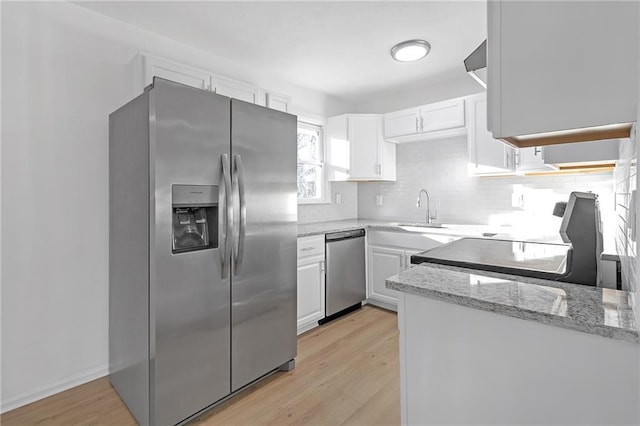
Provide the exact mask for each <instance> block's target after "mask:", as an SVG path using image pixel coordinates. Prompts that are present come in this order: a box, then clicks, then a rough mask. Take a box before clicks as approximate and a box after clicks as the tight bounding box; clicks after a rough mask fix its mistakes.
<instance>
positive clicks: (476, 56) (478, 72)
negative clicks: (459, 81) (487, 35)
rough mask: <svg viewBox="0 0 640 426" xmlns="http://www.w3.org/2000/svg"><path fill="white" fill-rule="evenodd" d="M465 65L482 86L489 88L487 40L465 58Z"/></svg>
mask: <svg viewBox="0 0 640 426" xmlns="http://www.w3.org/2000/svg"><path fill="white" fill-rule="evenodd" d="M464 67H465V69H466V70H467V72H468V73H469V75H470V76H471V77H473V79H474V80H475V81H477V82H478V83H480V85H481V86H482V87H484V88H485V89H486V88H487V40H485V41H483V42H482V44H480V46H478V47H477V48H476V50H474V51H473V52H472V53H471V55H469V56H467V59H465V60H464Z"/></svg>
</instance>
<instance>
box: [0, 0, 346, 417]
mask: <svg viewBox="0 0 640 426" xmlns="http://www.w3.org/2000/svg"><path fill="white" fill-rule="evenodd" d="M1 7H2V88H3V93H2V94H3V97H2V122H3V124H4V126H3V127H2V150H3V151H2V154H3V155H2V167H1V171H2V185H3V186H2V228H3V230H4V235H3V238H2V255H3V257H2V264H3V266H4V268H3V269H2V293H3V294H2V296H3V297H2V411H7V410H9V409H11V408H14V407H17V406H20V405H22V404H24V403H27V402H30V401H32V400H35V399H38V398H40V397H44V396H46V395H49V394H51V393H55V392H58V391H60V390H62V389H64V388H67V387H70V386H73V385H75V384H78V383H81V382H83V381H87V380H90V379H92V378H95V377H99V376H101V375H104V374H106V372H107V370H106V369H107V356H108V351H107V348H108V334H107V327H108V309H107V301H108V298H107V295H108V262H107V261H108V259H107V256H108V208H107V207H108V204H107V203H108V155H107V153H108V114H109V113H110V112H112V111H113V110H115V109H116V108H118V107H119V106H121V105H122V104H123V103H125V102H126V101H128V100H129V97H130V90H131V89H130V88H131V74H130V71H131V70H130V68H129V67H128V66H127V64H128V63H129V62H130V61H131V59H132V58H133V57H134V56H135V55H136V53H137V52H138V50H145V51H149V52H151V53H155V54H158V55H160V56H164V57H168V58H171V59H173V60H175V61H178V62H183V63H186V64H189V65H192V66H196V67H200V68H204V69H209V70H211V71H213V72H215V73H218V74H222V75H226V76H229V77H232V78H236V79H238V80H244V81H246V82H248V83H253V84H256V85H258V86H261V87H264V88H267V89H271V90H275V91H278V92H281V93H285V94H288V95H290V96H292V98H293V108H294V110H295V111H296V112H302V113H304V114H306V115H311V116H313V115H318V116H328V115H336V114H340V113H343V112H346V111H348V110H350V109H351V107H350V106H349V105H345V104H343V103H342V102H341V101H338V100H336V99H332V98H328V97H326V96H324V95H322V94H319V93H315V92H311V91H308V90H305V89H302V88H299V87H293V86H291V85H288V84H287V83H285V82H282V81H279V80H277V79H276V78H274V77H270V76H267V75H264V74H263V73H262V72H261V70H246V69H239V68H238V67H237V66H235V65H234V64H231V63H228V62H226V61H224V60H223V59H220V58H216V57H213V56H211V55H208V54H205V53H203V52H201V51H198V50H196V49H194V48H191V47H189V46H185V45H182V44H180V43H177V42H174V41H172V40H169V39H167V38H163V37H161V36H158V35H155V34H152V33H149V32H145V31H142V30H138V29H136V28H135V27H132V26H129V25H126V24H123V23H120V22H118V21H114V20H112V19H110V18H106V17H104V16H102V15H98V14H95V13H93V12H91V11H88V10H86V9H85V8H82V7H80V6H77V5H74V4H70V3H58V2H50V3H43V2H42V3H41V2H36V3H7V2H3V3H2V6H1Z"/></svg>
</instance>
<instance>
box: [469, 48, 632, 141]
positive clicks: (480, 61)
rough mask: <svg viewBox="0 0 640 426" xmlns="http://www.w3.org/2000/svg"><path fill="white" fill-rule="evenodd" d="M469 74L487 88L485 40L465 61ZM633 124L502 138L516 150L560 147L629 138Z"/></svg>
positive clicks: (616, 124) (615, 124)
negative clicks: (560, 145)
mask: <svg viewBox="0 0 640 426" xmlns="http://www.w3.org/2000/svg"><path fill="white" fill-rule="evenodd" d="M464 67H465V69H466V71H467V73H468V74H469V75H470V76H471V77H473V79H474V80H476V81H477V82H478V83H480V85H482V87H484V88H485V89H486V88H487V80H488V75H487V40H484V41H483V42H482V43H481V44H480V46H478V47H477V48H476V49H475V50H474V51H473V52H472V53H471V54H470V55H469V56H467V58H466V59H465V60H464ZM631 127H632V123H614V124H607V125H601V126H592V127H586V128H580V129H565V130H557V131H552V132H545V133H536V134H527V135H514V136H509V137H502V138H500V140H501V141H503V142H504V143H506V144H507V145H510V146H512V147H514V148H529V147H538V146H545V145H558V144H566V143H573V142H587V141H598V140H606V139H621V138H628V137H629V136H630V134H631Z"/></svg>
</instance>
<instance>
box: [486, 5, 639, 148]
mask: <svg viewBox="0 0 640 426" xmlns="http://www.w3.org/2000/svg"><path fill="white" fill-rule="evenodd" d="M487 7H488V9H487V18H488V25H487V29H488V34H487V36H488V37H487V39H488V45H489V46H490V55H488V58H487V60H488V64H487V65H488V66H487V68H488V69H489V70H490V72H489V81H488V90H489V91H490V97H489V101H490V108H491V114H490V116H491V121H492V123H491V126H490V127H491V130H492V131H493V134H494V136H495V137H497V138H502V137H509V136H516V135H526V134H532V133H541V132H550V131H557V130H568V129H579V128H584V127H589V126H597V125H603V124H611V123H625V122H631V121H636V109H637V108H636V105H637V102H638V2H626V1H619V2H617V1H616V2H614V1H585V2H582V1H581V2H574V1H557V2H556V1H544V2H542V1H505V0H503V1H489V2H487ZM541 46H544V48H540V47H541ZM576 46H590V48H585V49H578V48H576ZM614 46H615V48H614ZM594 52H598V53H597V60H594Z"/></svg>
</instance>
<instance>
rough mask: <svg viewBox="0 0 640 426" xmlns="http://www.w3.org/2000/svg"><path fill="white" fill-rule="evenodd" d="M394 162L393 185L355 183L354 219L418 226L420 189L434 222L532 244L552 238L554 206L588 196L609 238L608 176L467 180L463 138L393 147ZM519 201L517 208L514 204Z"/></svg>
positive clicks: (610, 181) (555, 220)
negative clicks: (502, 233)
mask: <svg viewBox="0 0 640 426" xmlns="http://www.w3.org/2000/svg"><path fill="white" fill-rule="evenodd" d="M396 159H397V181H396V182H381V183H376V182H360V183H358V216H359V217H361V218H367V219H382V220H388V219H391V220H404V221H415V222H424V221H425V212H426V203H424V204H423V207H422V208H417V207H416V198H417V196H418V192H419V191H420V189H421V188H426V189H427V191H429V193H430V194H431V198H432V208H433V206H434V205H437V204H438V203H439V206H438V221H440V222H449V223H451V222H452V223H477V224H492V225H497V226H498V225H512V226H515V227H518V228H519V229H520V233H519V235H520V236H521V237H522V238H535V237H540V236H543V235H547V236H551V235H558V229H559V227H560V218H557V217H555V216H552V215H551V212H552V211H553V206H554V204H555V202H556V201H567V200H568V196H569V193H570V192H571V191H586V190H589V191H593V192H596V193H598V194H599V195H600V205H601V210H602V215H603V222H605V225H606V227H605V232H606V233H607V235H611V237H613V235H612V232H611V231H610V229H611V228H613V225H615V221H614V220H613V176H612V173H611V172H605V173H594V174H576V175H556V176H536V177H523V176H514V177H483V178H480V177H474V176H468V174H467V161H468V155H467V140H466V136H460V137H455V138H448V139H442V140H432V141H426V142H413V143H407V144H398V146H397V149H396ZM376 195H382V196H383V206H381V207H378V206H376V204H375V201H376ZM520 195H522V198H521V197H520ZM521 199H522V200H524V203H523V204H522V206H520V205H519V204H518V202H519V201H520V200H521ZM423 201H426V200H425V199H424V196H423ZM434 201H435V202H434ZM514 204H515V206H514ZM532 223H533V224H535V226H533V227H532V226H531V224H532ZM607 248H608V247H607Z"/></svg>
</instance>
